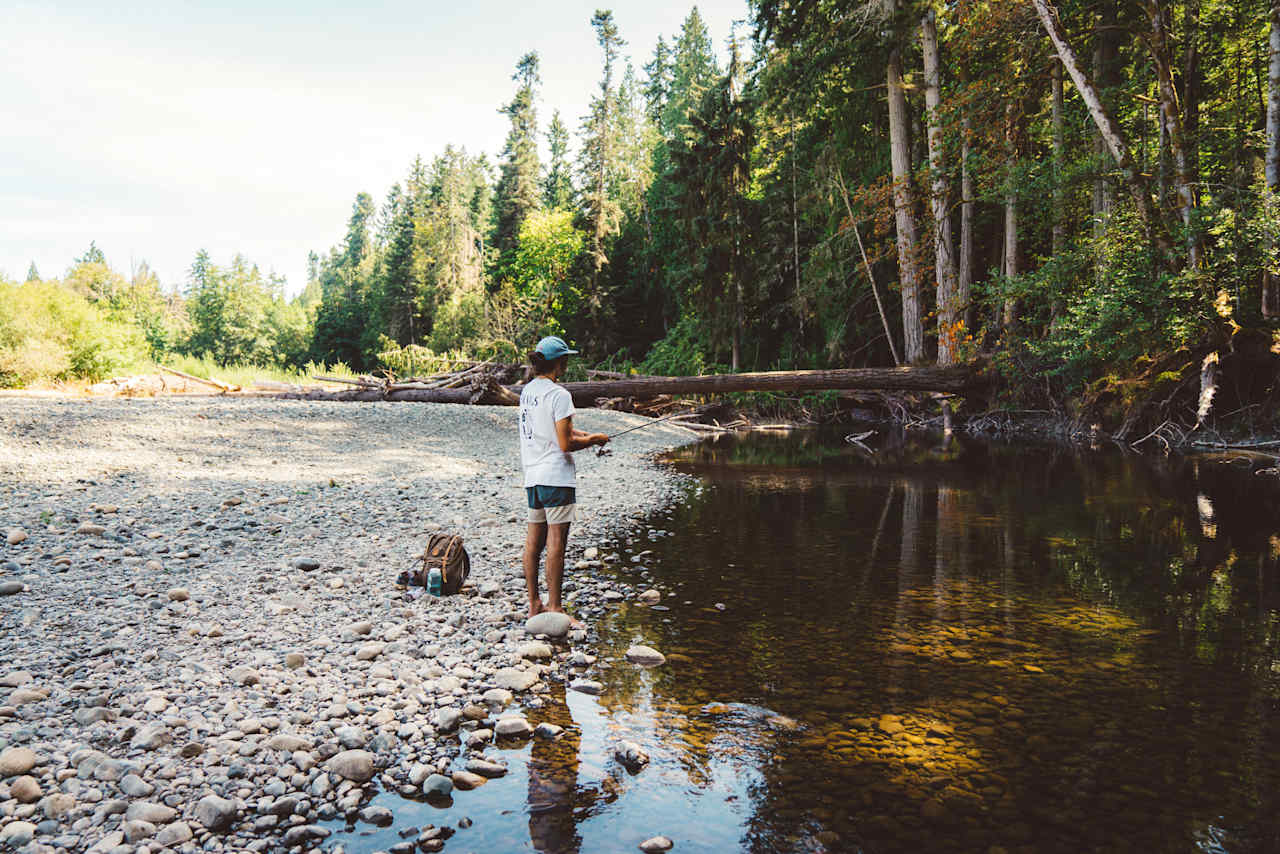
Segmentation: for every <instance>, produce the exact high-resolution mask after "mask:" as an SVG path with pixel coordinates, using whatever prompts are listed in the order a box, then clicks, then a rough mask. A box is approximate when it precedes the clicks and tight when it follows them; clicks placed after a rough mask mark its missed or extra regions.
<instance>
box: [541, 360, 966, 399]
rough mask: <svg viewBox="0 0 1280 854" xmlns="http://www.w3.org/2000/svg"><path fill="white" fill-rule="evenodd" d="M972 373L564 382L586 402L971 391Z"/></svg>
mask: <svg viewBox="0 0 1280 854" xmlns="http://www.w3.org/2000/svg"><path fill="white" fill-rule="evenodd" d="M976 385H977V381H976V378H975V376H974V374H973V372H972V371H971V370H969V369H968V368H965V367H952V368H933V367H922V368H843V369H836V370H829V371H766V372H760V373H749V374H712V375H709V376H702V377H655V378H652V379H626V380H608V381H597V382H582V383H565V384H564V387H565V388H566V389H568V390H569V392H570V393H571V394H572V395H573V401H574V403H576V404H578V405H580V406H590V405H591V404H592V403H593V402H594V401H595V399H596V398H599V397H635V398H643V397H657V396H658V395H663V394H669V395H679V394H728V393H731V392H748V391H773V392H806V391H836V390H845V389H883V390H887V391H946V392H954V393H963V392H965V391H973V390H975V388H976Z"/></svg>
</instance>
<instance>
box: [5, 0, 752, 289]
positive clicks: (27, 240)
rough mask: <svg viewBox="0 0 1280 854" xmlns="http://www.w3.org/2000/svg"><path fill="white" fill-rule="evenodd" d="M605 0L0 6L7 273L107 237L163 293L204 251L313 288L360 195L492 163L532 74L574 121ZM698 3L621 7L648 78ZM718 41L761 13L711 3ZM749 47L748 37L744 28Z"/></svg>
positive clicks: (113, 250) (55, 267)
mask: <svg viewBox="0 0 1280 854" xmlns="http://www.w3.org/2000/svg"><path fill="white" fill-rule="evenodd" d="M604 5H605V4H604V3H602V2H599V0H588V2H577V0H556V2H542V3H538V2H527V0H526V2H505V0H504V2H493V3H474V4H466V3H441V2H436V0H427V2H422V0H418V2H366V3H359V4H357V3H354V2H351V3H335V2H326V0H308V2H287V0H259V2H246V0H224V2H154V0H141V2H130V3H120V4H115V3H103V2H101V0H96V1H95V2H42V3H15V2H13V0H0V274H4V275H7V276H9V277H10V278H18V279H21V278H23V277H25V275H26V272H27V266H28V264H30V263H31V262H32V261H34V262H35V263H36V265H37V266H38V267H39V269H40V272H41V274H42V275H44V276H46V277H47V276H55V275H56V276H60V275H62V274H63V273H64V272H65V271H66V269H67V268H68V267H69V266H70V264H71V261H72V259H73V258H74V257H75V256H77V255H80V254H81V253H83V251H84V250H85V248H87V247H88V245H89V242H90V241H91V240H95V241H97V244H98V246H99V247H100V248H102V250H103V251H104V252H105V253H106V254H107V260H108V261H109V262H110V263H111V264H112V266H114V267H115V268H117V269H118V270H120V271H122V272H124V273H126V274H127V273H128V271H129V269H130V266H131V264H137V263H139V262H141V261H144V260H145V261H146V262H147V263H149V264H150V265H151V266H152V268H153V269H155V270H156V271H157V273H159V275H160V277H161V279H162V281H164V282H165V284H167V285H168V284H177V283H179V282H181V280H182V279H183V278H184V276H185V272H186V269H187V268H188V267H189V266H190V264H191V260H192V258H194V256H195V254H196V251H197V250H199V249H201V248H205V249H208V250H209V252H210V253H211V254H212V255H213V258H214V261H215V263H225V262H226V261H228V260H229V259H230V258H231V256H232V254H234V253H236V252H241V253H243V254H244V255H245V256H246V257H248V258H249V259H250V260H251V261H253V262H255V263H257V264H258V265H259V266H260V267H261V268H262V269H263V270H264V271H266V270H275V271H276V272H278V273H282V274H284V275H286V276H287V277H288V280H289V289H290V291H291V292H296V291H297V290H299V289H300V288H301V287H302V285H303V284H304V281H305V270H306V257H307V252H308V251H309V250H312V249H314V250H316V251H319V252H323V251H325V250H326V249H327V248H328V247H329V246H331V245H333V244H334V243H336V242H337V241H338V240H339V239H340V238H341V236H342V233H343V230H344V226H345V223H346V220H347V217H348V215H349V213H350V210H351V203H352V200H353V199H354V198H355V195H356V193H358V192H360V191H366V192H369V193H372V194H373V196H374V198H375V199H378V200H381V199H382V198H383V196H384V194H385V193H386V191H387V190H388V189H389V187H390V186H391V184H392V183H394V182H395V181H398V180H400V179H401V178H402V177H403V175H404V173H405V172H406V170H407V168H408V166H409V164H410V162H411V161H412V160H413V158H414V156H415V155H419V154H421V155H422V156H423V158H424V159H427V158H430V157H431V156H432V155H434V154H435V153H437V152H438V151H440V149H442V148H443V147H444V146H445V144H447V143H453V144H456V145H464V146H466V148H467V150H468V151H473V152H474V151H486V152H489V153H490V155H496V154H497V152H498V151H499V150H500V148H501V146H502V142H503V139H504V138H505V135H506V118H505V117H504V116H502V115H501V114H499V113H498V111H497V110H498V107H499V106H500V105H501V104H502V103H504V102H505V101H507V100H509V99H510V97H511V94H512V87H513V84H512V82H511V74H512V71H513V69H514V66H515V63H516V60H517V59H519V57H520V56H521V55H522V54H523V53H525V52H526V51H529V50H537V51H538V53H539V55H540V56H541V59H542V78H543V89H542V100H541V103H540V104H539V120H540V123H541V124H542V125H543V127H544V128H545V123H546V122H547V121H548V120H549V119H550V116H551V112H552V110H553V109H557V108H558V109H559V110H560V111H561V114H562V116H563V117H564V118H565V120H566V122H567V123H568V124H569V126H570V128H576V127H577V125H578V120H579V118H580V117H581V116H582V115H583V113H584V112H585V111H586V103H587V99H588V98H589V97H590V93H591V89H592V87H593V86H594V85H595V82H596V80H597V78H598V74H599V51H598V48H597V46H596V44H595V37H594V33H593V31H592V30H591V26H590V19H591V15H592V13H593V12H594V10H595V9H596V8H597V7H598V6H604ZM692 5H693V4H692V2H690V0H646V2H627V3H624V4H619V5H615V6H613V7H612V8H613V10H614V18H615V20H616V21H617V22H618V26H619V29H620V31H621V34H622V36H623V38H625V39H626V40H627V41H628V45H627V47H626V48H625V49H624V50H625V52H626V53H627V54H629V55H630V56H631V58H632V59H633V61H634V62H635V65H636V67H637V70H639V67H640V66H641V65H643V64H644V63H645V62H646V61H647V60H648V58H649V56H650V54H651V52H652V50H653V45H654V43H655V42H656V40H657V38H658V35H659V34H663V35H666V36H667V37H668V38H670V36H671V34H672V33H673V32H675V31H676V30H677V29H678V28H679V26H680V23H681V22H682V21H683V19H684V17H685V15H687V14H688V12H689V9H690V8H691V6H692ZM697 5H698V8H699V11H700V12H701V13H702V15H703V17H704V18H705V19H706V21H707V24H708V26H709V28H710V31H711V36H712V39H713V41H714V42H715V45H716V48H717V50H718V51H720V52H721V54H722V56H723V53H724V51H723V46H724V42H725V40H726V39H727V38H728V36H729V30H730V26H731V23H732V22H733V21H735V20H739V21H742V20H745V19H746V18H747V16H748V9H747V3H746V0H705V1H704V2H699V3H698V4H697ZM740 32H741V33H742V34H743V35H746V34H747V33H748V32H749V30H748V28H747V27H746V26H743V27H742V28H741V30H740Z"/></svg>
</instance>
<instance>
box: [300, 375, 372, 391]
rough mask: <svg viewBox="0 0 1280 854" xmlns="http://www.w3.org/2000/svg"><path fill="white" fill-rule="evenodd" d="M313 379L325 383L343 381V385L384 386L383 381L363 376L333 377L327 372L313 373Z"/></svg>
mask: <svg viewBox="0 0 1280 854" xmlns="http://www.w3.org/2000/svg"><path fill="white" fill-rule="evenodd" d="M311 379H313V380H320V382H325V383H342V384H343V385H356V386H361V387H362V388H380V387H381V386H382V384H381V383H378V382H374V381H373V380H367V379H364V378H363V377H356V378H354V379H352V378H351V377H331V376H328V375H326V374H312V375H311Z"/></svg>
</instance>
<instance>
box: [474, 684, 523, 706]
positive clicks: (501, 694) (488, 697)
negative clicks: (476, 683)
mask: <svg viewBox="0 0 1280 854" xmlns="http://www.w3.org/2000/svg"><path fill="white" fill-rule="evenodd" d="M480 699H481V700H483V701H484V702H485V703H488V704H489V705H491V706H506V705H508V704H510V702H511V701H512V700H514V699H515V697H514V696H513V695H512V694H511V692H510V691H508V690H507V689H506V688H490V689H489V690H488V691H485V692H484V694H483V695H482V696H481V698H480Z"/></svg>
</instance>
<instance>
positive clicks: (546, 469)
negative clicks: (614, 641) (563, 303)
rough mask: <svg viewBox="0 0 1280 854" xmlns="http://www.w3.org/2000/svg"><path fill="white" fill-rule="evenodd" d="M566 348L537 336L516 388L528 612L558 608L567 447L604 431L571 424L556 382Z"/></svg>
mask: <svg viewBox="0 0 1280 854" xmlns="http://www.w3.org/2000/svg"><path fill="white" fill-rule="evenodd" d="M577 352H578V351H577V350H570V349H569V346H568V345H567V344H565V343H564V340H563V339H561V338H558V337H556V336H554V335H551V336H548V337H546V338H543V339H542V340H541V341H539V342H538V346H537V347H535V348H534V350H533V352H532V353H530V354H529V364H531V365H532V366H533V373H534V378H533V379H532V380H530V381H529V382H528V383H527V384H526V385H525V387H524V390H523V391H522V392H521V393H520V460H521V462H522V463H523V465H524V487H525V494H526V497H527V498H528V502H529V517H528V518H529V529H528V533H527V535H526V536H525V541H524V581H525V587H526V588H527V589H528V593H529V616H530V617H532V616H533V615H534V614H539V613H541V612H543V611H558V612H559V613H562V614H563V613H564V605H563V604H562V603H561V601H560V589H561V584H562V582H563V581H564V550H565V545H566V544H567V543H568V540H569V525H570V524H571V523H572V522H573V520H574V518H575V507H576V506H577V484H578V481H577V470H576V468H575V466H574V462H573V452H574V451H580V450H582V449H583V448H590V447H592V446H593V445H599V446H601V447H603V446H604V445H606V444H607V443H608V442H609V437H608V436H606V435H605V434H603V433H584V432H582V431H581V430H575V429H573V411H574V410H573V397H572V396H571V395H570V394H569V391H568V389H566V388H565V387H564V386H562V385H559V384H557V380H559V379H560V378H561V377H562V376H564V372H565V368H566V366H567V364H568V361H569V357H570V356H573V355H576V354H577ZM544 548H545V549H546V550H547V602H546V604H545V605H544V604H543V602H542V597H541V595H540V594H539V590H538V563H539V561H541V559H542V551H543V549H544Z"/></svg>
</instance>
